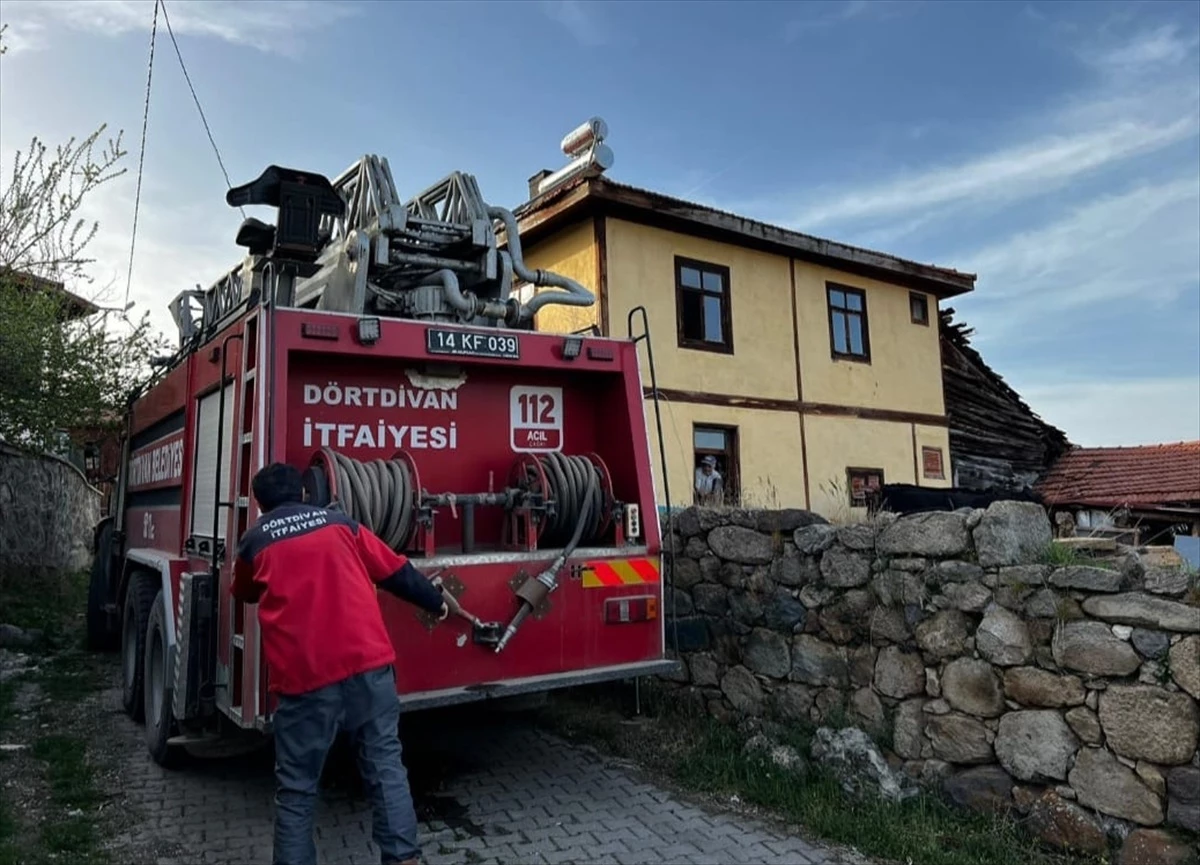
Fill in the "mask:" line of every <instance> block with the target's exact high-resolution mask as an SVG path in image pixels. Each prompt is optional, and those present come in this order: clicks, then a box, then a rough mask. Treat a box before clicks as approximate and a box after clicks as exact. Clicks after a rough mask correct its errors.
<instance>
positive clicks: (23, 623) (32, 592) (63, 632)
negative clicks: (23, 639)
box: [0, 572, 89, 645]
mask: <svg viewBox="0 0 1200 865" xmlns="http://www.w3.org/2000/svg"><path fill="white" fill-rule="evenodd" d="M88 579H89V577H88V574H87V573H84V572H79V573H68V574H62V575H59V576H39V575H36V574H31V573H28V572H20V573H9V574H6V575H5V577H4V579H3V580H0V610H4V617H3V621H4V622H5V623H6V624H9V625H16V626H17V627H18V628H22V629H24V630H30V629H36V630H39V631H41V632H42V633H43V635H44V636H45V638H46V639H47V641H49V642H50V643H52V644H56V645H63V644H69V643H71V642H74V641H76V640H77V639H78V638H79V637H80V636H81V634H79V631H80V628H79V625H80V622H81V620H82V617H83V615H84V614H85V611H86V610H87V590H88Z"/></svg>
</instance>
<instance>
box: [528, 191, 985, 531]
mask: <svg viewBox="0 0 1200 865" xmlns="http://www.w3.org/2000/svg"><path fill="white" fill-rule="evenodd" d="M539 177H540V176H538V177H535V178H533V179H532V180H531V190H532V189H533V188H535V184H536V182H537V181H538V179H539ZM516 216H517V218H518V226H519V228H520V233H521V245H522V248H523V251H524V254H525V259H526V263H527V264H528V265H530V266H531V267H540V268H546V269H550V270H555V271H558V272H560V273H563V274H565V275H567V276H570V277H572V278H574V279H576V280H578V281H579V282H581V283H583V284H584V285H585V286H587V287H588V288H589V289H591V290H592V291H593V292H594V293H595V294H596V297H597V303H596V304H595V305H594V306H592V307H589V308H582V309H581V308H571V307H561V306H557V307H555V306H552V307H548V308H547V309H546V310H545V311H544V312H541V313H539V315H538V318H537V321H536V322H535V324H534V326H535V327H536V329H538V330H548V331H556V332H576V331H583V330H588V329H593V328H594V329H596V330H598V331H599V332H600V333H602V334H604V335H610V336H625V335H626V334H627V333H629V322H630V313H631V310H634V309H636V308H637V307H644V308H645V311H646V316H647V319H648V323H649V330H650V334H651V347H652V349H653V353H654V362H655V372H656V374H657V382H658V390H659V396H660V409H661V412H662V418H663V435H664V439H665V447H666V463H667V465H666V471H667V472H668V475H669V480H670V490H671V497H672V502H671V503H672V504H673V505H677V506H678V505H681V504H691V503H692V502H693V500H694V497H695V496H696V495H697V494H696V492H695V490H696V488H697V486H698V479H699V475H700V469H699V467H700V466H701V464H702V462H703V460H704V458H705V457H707V456H712V457H715V458H716V463H717V471H718V472H719V474H720V475H721V476H722V481H723V483H724V495H723V501H724V502H726V503H737V504H741V505H743V506H747V507H799V508H808V509H811V510H814V511H816V512H818V513H821V514H823V515H825V516H847V517H848V516H851V515H852V514H854V513H855V512H856V511H857V508H858V507H861V506H862V504H863V502H864V495H865V492H866V491H867V490H869V489H870V488H872V487H874V486H877V485H880V484H883V483H907V484H919V485H921V486H927V487H946V486H949V485H950V478H951V473H950V466H949V459H948V457H949V439H948V425H947V419H946V409H945V403H944V400H943V395H942V366H941V354H940V348H939V335H938V302H939V301H941V300H944V299H947V298H951V297H954V296H956V295H961V294H964V293H966V292H969V291H972V290H973V288H974V283H975V277H974V275H972V274H965V273H960V272H958V271H954V270H948V269H945V268H941V267H933V266H929V265H923V264H917V263H914V262H911V261H905V260H903V259H900V258H896V257H895V256H891V255H885V254H883V253H878V252H871V251H869V250H865V249H859V248H856V247H852V246H847V245H844V244H840V243H836V242H833V241H828V240H821V239H819V238H815V237H811V236H809V235H805V234H800V233H798V232H794V231H789V230H787V229H783V228H779V227H777V226H773V225H767V224H764V223H761V222H756V221H754V220H750V219H745V218H742V217H739V216H735V215H733V214H730V213H725V212H723V211H719V210H715V209H712V208H709V207H704V206H701V205H698V204H693V203H689V202H686V201H681V200H679V199H674V198H670V197H667V196H664V195H660V194H657V193H654V192H650V191H646V190H643V189H637V188H634V187H631V186H626V185H623V184H619V183H615V182H613V181H612V180H609V179H607V178H605V177H577V178H576V179H574V180H572V181H569V182H567V183H565V184H563V185H561V186H558V187H557V188H553V189H550V190H549V191H547V192H545V193H544V194H541V195H537V196H536V197H534V198H533V199H532V200H530V201H529V202H528V203H526V204H525V205H523V206H522V207H521V208H519V209H518V210H517V211H516ZM519 290H520V289H519ZM524 290H525V291H530V290H532V289H531V288H530V287H525V289H524ZM633 332H634V333H635V334H636V333H640V332H641V318H640V315H637V316H634V319H633ZM641 358H642V381H643V384H644V386H645V393H646V395H647V404H646V411H647V421H648V423H649V425H650V429H651V437H652V442H651V445H652V448H651V454H652V460H653V461H654V463H655V473H656V478H655V479H656V482H657V484H658V490H659V498H660V504H662V503H663V501H662V499H663V484H662V475H661V473H662V471H663V466H661V465H660V463H661V462H662V460H661V458H660V456H659V451H658V443H657V437H656V435H655V428H654V414H653V405H652V400H651V397H652V394H653V391H652V389H651V387H650V381H651V379H650V369H649V364H648V357H647V352H646V351H645V350H644V349H643V350H642V351H641Z"/></svg>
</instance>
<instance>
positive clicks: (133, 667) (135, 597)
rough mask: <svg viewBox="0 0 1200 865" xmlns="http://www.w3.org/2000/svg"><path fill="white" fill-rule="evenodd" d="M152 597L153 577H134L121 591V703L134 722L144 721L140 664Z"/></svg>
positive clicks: (144, 648) (141, 669)
mask: <svg viewBox="0 0 1200 865" xmlns="http://www.w3.org/2000/svg"><path fill="white" fill-rule="evenodd" d="M154 595H155V587H154V582H153V578H152V577H151V576H150V575H149V574H144V573H137V574H134V575H133V576H132V577H130V581H129V588H128V589H127V590H126V592H125V613H124V615H122V616H121V685H122V689H121V704H122V705H123V706H124V708H125V714H126V715H128V716H129V717H130V718H133V720H135V721H138V722H141V721H142V720H143V719H144V718H145V714H144V711H145V706H144V700H143V690H144V688H143V687H142V683H143V679H144V675H143V672H144V667H143V666H142V664H143V658H144V656H145V654H146V624H147V622H148V621H149V619H150V607H151V605H152V604H153V603H154Z"/></svg>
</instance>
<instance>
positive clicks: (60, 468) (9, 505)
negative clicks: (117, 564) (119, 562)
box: [0, 444, 100, 579]
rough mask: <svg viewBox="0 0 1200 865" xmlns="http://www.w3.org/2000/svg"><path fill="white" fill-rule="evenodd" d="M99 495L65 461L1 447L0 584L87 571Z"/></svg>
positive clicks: (97, 516)
mask: <svg viewBox="0 0 1200 865" xmlns="http://www.w3.org/2000/svg"><path fill="white" fill-rule="evenodd" d="M99 521H100V493H99V492H98V491H97V490H96V489H94V488H93V487H92V486H90V485H89V484H88V483H87V481H86V480H85V479H84V477H83V475H82V474H81V473H80V472H79V470H78V469H76V468H75V467H74V466H72V465H71V464H70V463H67V462H65V461H64V460H60V459H56V458H54V457H31V456H28V455H25V454H22V453H19V452H17V451H15V450H12V449H11V448H8V447H6V446H5V445H2V444H0V579H4V578H5V577H6V576H8V575H9V574H14V573H24V574H33V575H39V574H44V575H48V576H49V575H56V574H59V573H64V572H68V571H79V570H85V569H87V568H88V567H90V566H91V561H92V551H91V546H92V530H93V529H94V528H95V526H96V523H98V522H99Z"/></svg>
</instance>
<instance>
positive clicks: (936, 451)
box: [921, 445, 946, 481]
mask: <svg viewBox="0 0 1200 865" xmlns="http://www.w3.org/2000/svg"><path fill="white" fill-rule="evenodd" d="M931 456H936V457H937V466H938V467H937V471H936V472H930V471H929V462H928V460H929V458H930V457H931ZM921 476H922V477H925V478H929V479H930V480H932V481H944V480H945V479H946V455H945V454H944V453H943V452H942V449H941V448H939V447H934V446H933V445H921Z"/></svg>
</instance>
